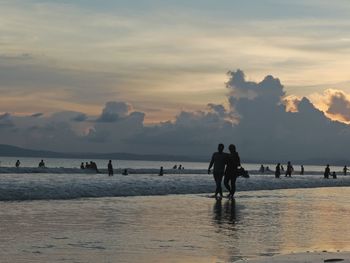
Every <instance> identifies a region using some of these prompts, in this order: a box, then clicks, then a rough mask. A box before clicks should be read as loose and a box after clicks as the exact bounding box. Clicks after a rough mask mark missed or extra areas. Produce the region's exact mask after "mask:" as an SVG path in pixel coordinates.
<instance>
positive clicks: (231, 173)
mask: <svg viewBox="0 0 350 263" xmlns="http://www.w3.org/2000/svg"><path fill="white" fill-rule="evenodd" d="M228 149H229V151H230V153H229V154H228V155H227V160H226V170H225V177H224V185H225V187H226V189H227V190H228V191H229V192H230V193H229V195H228V197H229V198H230V199H232V198H233V196H234V194H235V192H236V180H237V177H238V167H240V166H241V160H240V158H239V155H238V152H236V146H235V145H233V144H230V146H229V147H228ZM230 181H231V186H230V184H229V182H230Z"/></svg>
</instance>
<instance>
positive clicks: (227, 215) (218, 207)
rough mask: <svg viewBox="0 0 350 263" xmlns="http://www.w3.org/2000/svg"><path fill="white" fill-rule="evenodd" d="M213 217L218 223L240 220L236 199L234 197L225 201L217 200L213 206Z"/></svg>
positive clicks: (230, 222)
mask: <svg viewBox="0 0 350 263" xmlns="http://www.w3.org/2000/svg"><path fill="white" fill-rule="evenodd" d="M213 219H214V222H215V223H216V224H218V225H222V224H235V223H236V222H237V221H238V217H237V211H236V201H235V200H234V199H233V200H227V201H226V202H225V203H223V202H222V200H221V199H218V200H216V202H215V204H214V207H213Z"/></svg>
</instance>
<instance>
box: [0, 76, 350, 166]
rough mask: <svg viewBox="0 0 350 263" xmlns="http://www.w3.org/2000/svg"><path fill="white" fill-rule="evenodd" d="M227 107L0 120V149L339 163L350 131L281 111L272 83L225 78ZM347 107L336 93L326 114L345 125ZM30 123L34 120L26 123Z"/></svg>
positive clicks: (307, 112)
mask: <svg viewBox="0 0 350 263" xmlns="http://www.w3.org/2000/svg"><path fill="white" fill-rule="evenodd" d="M228 77H229V79H228V81H227V83H226V88H227V89H228V91H229V92H228V96H227V100H228V105H229V107H225V106H224V105H218V104H212V103H209V104H208V105H207V108H206V109H203V110H202V111H196V112H190V111H182V112H180V113H179V114H178V115H177V116H176V119H175V120H174V121H167V122H162V123H159V124H157V125H151V126H147V125H145V124H144V117H145V114H144V113H143V112H137V111H133V109H132V106H131V105H130V104H128V103H126V102H122V101H110V102H107V103H106V105H105V107H104V108H103V109H102V111H101V114H100V115H99V116H97V117H96V116H88V115H86V114H85V113H82V112H58V113H55V114H53V115H50V116H45V115H41V114H36V115H32V116H27V117H19V116H13V115H11V114H9V113H5V114H2V115H0V138H1V139H0V143H7V144H14V145H18V146H24V147H30V148H33V149H47V150H55V151H71V152H73V151H74V152H83V151H89V152H94V151H95V152H131V153H143V154H153V153H157V154H159V153H164V154H181V155H200V156H210V153H211V152H212V151H214V150H215V148H216V145H217V144H218V143H220V142H223V143H224V144H225V145H228V144H230V143H234V144H236V145H237V149H238V151H239V152H240V154H241V155H242V158H243V160H244V159H246V160H271V161H278V160H287V159H291V160H303V159H310V158H331V159H335V158H338V159H346V157H347V156H349V155H350V148H349V147H348V146H347V145H349V144H350V136H349V135H350V127H349V126H348V125H347V124H344V123H341V122H336V121H332V120H330V119H329V118H327V116H326V115H325V114H324V113H323V112H322V111H320V110H318V109H317V108H316V107H315V106H314V105H313V104H312V103H311V102H310V101H309V100H308V99H307V98H302V99H301V100H297V101H295V108H296V111H293V112H290V111H287V108H286V105H285V91H284V87H283V85H282V84H281V82H280V81H279V79H277V78H274V77H272V76H266V77H265V78H264V79H263V80H262V81H261V82H252V81H247V80H246V79H245V75H244V72H243V71H241V70H237V71H231V72H229V73H228ZM349 109H350V102H349V101H348V100H347V99H346V96H345V95H344V94H342V93H335V94H334V95H333V96H332V98H331V100H330V104H329V108H328V111H327V112H328V113H331V114H341V115H342V116H343V117H344V118H345V119H346V120H349V119H350V114H349ZM33 117H36V118H33Z"/></svg>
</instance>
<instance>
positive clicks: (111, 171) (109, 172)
mask: <svg viewBox="0 0 350 263" xmlns="http://www.w3.org/2000/svg"><path fill="white" fill-rule="evenodd" d="M107 168H108V176H113V165H112V160H109V162H108V165H107Z"/></svg>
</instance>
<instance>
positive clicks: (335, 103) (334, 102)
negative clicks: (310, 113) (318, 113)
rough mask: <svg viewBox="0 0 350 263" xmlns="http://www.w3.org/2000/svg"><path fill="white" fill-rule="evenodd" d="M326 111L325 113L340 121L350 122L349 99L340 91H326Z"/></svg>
mask: <svg viewBox="0 0 350 263" xmlns="http://www.w3.org/2000/svg"><path fill="white" fill-rule="evenodd" d="M327 93H328V109H327V113H328V114H330V115H333V116H338V117H340V118H341V119H342V120H344V121H347V122H349V121H350V99H349V96H348V95H347V94H346V93H345V92H343V91H341V90H328V91H327Z"/></svg>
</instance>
